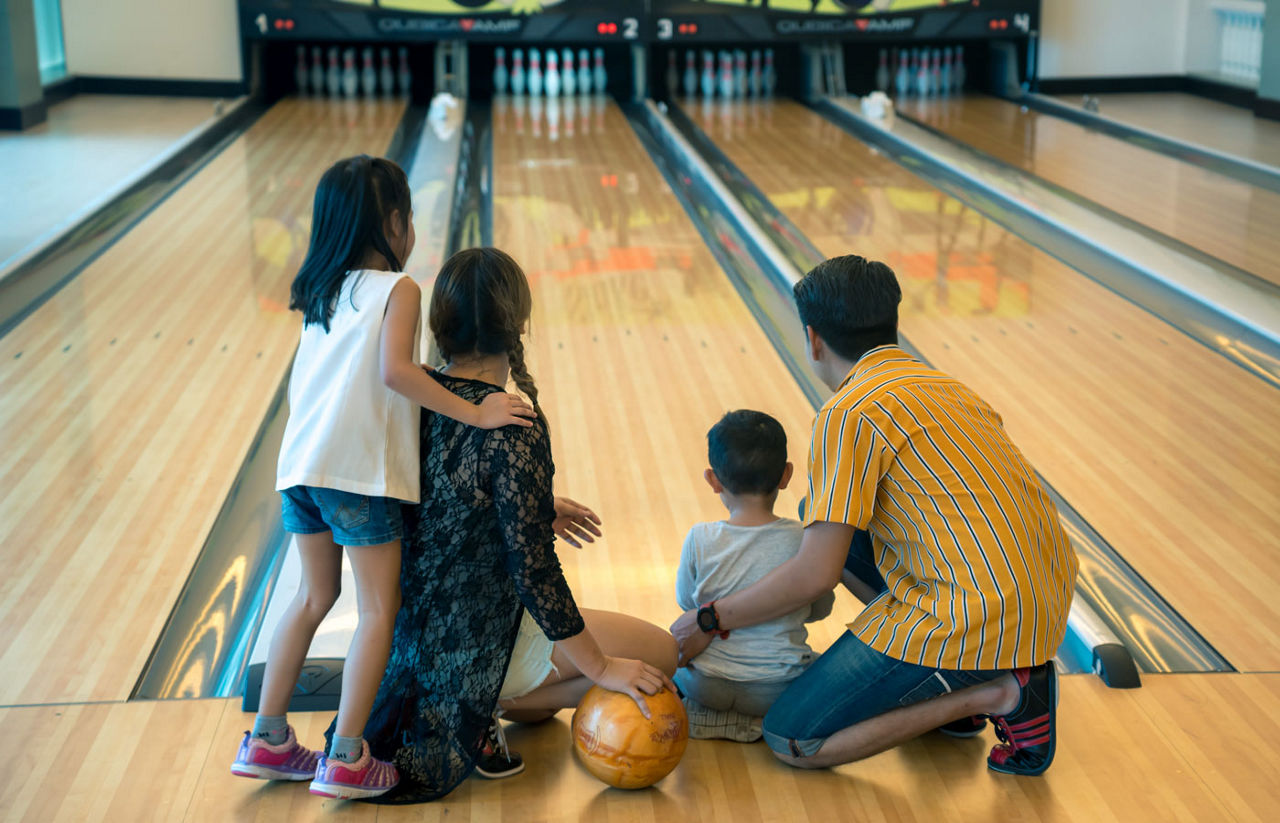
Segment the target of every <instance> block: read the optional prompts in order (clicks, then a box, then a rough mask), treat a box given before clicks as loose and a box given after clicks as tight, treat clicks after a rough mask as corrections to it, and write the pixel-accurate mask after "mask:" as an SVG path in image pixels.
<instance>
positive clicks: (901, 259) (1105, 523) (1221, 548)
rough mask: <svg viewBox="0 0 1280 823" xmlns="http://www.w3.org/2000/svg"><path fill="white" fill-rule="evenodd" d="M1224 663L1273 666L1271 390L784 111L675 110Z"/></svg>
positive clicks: (1279, 496)
mask: <svg viewBox="0 0 1280 823" xmlns="http://www.w3.org/2000/svg"><path fill="white" fill-rule="evenodd" d="M688 111H689V113H690V115H691V116H693V117H694V118H695V119H696V120H697V121H698V122H699V123H700V124H702V126H703V127H704V129H705V130H706V131H707V132H708V133H709V134H711V136H712V137H714V138H715V140H716V142H717V144H718V145H719V146H720V148H721V149H723V150H724V151H725V152H726V153H727V154H728V155H729V157H730V159H732V160H733V161H734V162H735V163H736V164H737V165H738V167H739V168H741V169H742V171H743V172H744V173H745V174H746V175H747V176H748V177H749V178H751V179H752V180H753V181H754V182H755V183H756V184H757V185H758V186H759V187H760V188H761V189H762V190H763V191H764V193H765V194H766V195H767V196H768V197H769V198H770V199H771V200H772V201H773V202H774V203H775V204H776V205H777V206H778V208H779V209H780V210H781V211H783V212H784V213H785V214H786V215H787V217H789V218H790V219H791V220H792V221H794V222H795V224H796V225H797V226H798V228H799V229H800V231H801V232H803V233H804V234H805V235H807V236H808V237H809V238H810V239H811V240H812V241H813V242H814V243H815V244H816V245H817V246H818V248H819V249H821V250H822V252H823V253H825V254H828V255H836V254H846V253H851V252H852V253H858V254H864V255H866V256H869V257H872V258H878V259H881V260H885V261H886V262H888V263H889V264H890V265H891V266H893V268H894V269H895V270H896V271H897V273H898V275H899V279H900V280H901V282H902V286H903V304H902V327H903V331H904V333H905V334H906V336H907V337H908V338H909V339H910V340H911V342H913V343H914V344H915V345H916V346H918V347H919V348H920V349H921V350H922V351H923V353H924V354H925V356H926V357H928V358H929V359H930V360H931V361H932V362H933V363H934V364H936V365H937V366H938V367H939V368H941V369H943V370H944V371H946V372H949V373H951V374H954V375H956V376H957V377H959V378H960V379H962V380H964V381H965V382H966V383H968V384H969V385H970V386H972V387H973V388H974V389H975V390H976V391H977V392H978V393H979V394H980V395H982V396H983V397H985V398H986V399H987V400H988V401H989V402H991V403H992V405H993V406H994V407H995V408H996V410H997V411H999V412H1000V413H1001V414H1002V415H1003V416H1004V420H1005V424H1006V427H1007V428H1008V429H1009V431H1010V433H1011V434H1012V436H1013V439H1014V441H1015V442H1017V443H1018V444H1019V446H1020V447H1021V448H1022V449H1023V450H1024V451H1025V452H1026V454H1027V455H1028V457H1030V459H1031V461H1032V462H1033V463H1034V464H1035V466H1036V467H1037V468H1038V469H1039V470H1040V471H1041V473H1042V474H1043V475H1044V476H1045V477H1046V478H1047V479H1048V481H1049V482H1050V483H1051V484H1052V485H1053V486H1054V487H1055V488H1056V489H1057V490H1058V491H1059V492H1060V493H1061V494H1062V495H1063V496H1064V497H1065V498H1066V499H1067V500H1069V501H1070V502H1071V504H1072V505H1073V506H1075V508H1076V509H1077V510H1078V511H1079V512H1080V513H1081V514H1082V515H1083V516H1084V518H1085V519H1086V520H1088V521H1089V522H1090V523H1091V524H1092V525H1093V526H1094V527H1095V528H1096V529H1097V530H1098V531H1099V532H1100V533H1101V534H1102V536H1103V537H1104V538H1106V539H1107V540H1108V541H1110V542H1111V544H1112V545H1113V546H1115V547H1116V549H1117V550H1119V552H1120V553H1121V554H1122V555H1124V557H1125V558H1126V559H1127V560H1128V561H1129V562H1130V563H1131V564H1132V565H1133V566H1134V567H1135V568H1136V569H1137V570H1138V572H1139V573H1141V574H1142V575H1143V576H1144V577H1145V578H1146V579H1147V580H1148V581H1150V582H1151V583H1152V585H1154V586H1155V588H1156V589H1157V590H1158V591H1159V592H1160V593H1161V594H1162V595H1164V597H1166V598H1167V599H1168V600H1169V601H1170V602H1171V603H1172V604H1173V606H1174V608H1176V609H1177V610H1178V611H1179V612H1180V613H1181V614H1182V615H1183V616H1184V617H1186V618H1187V619H1188V620H1189V621H1190V622H1191V623H1192V625H1194V626H1195V627H1196V628H1197V629H1198V630H1199V631H1200V632H1202V633H1203V634H1204V636H1205V637H1206V638H1207V639H1208V640H1209V642H1210V643H1212V644H1213V645H1214V646H1216V647H1217V649H1218V650H1219V651H1220V652H1222V653H1223V654H1224V655H1226V657H1227V658H1228V659H1229V660H1230V661H1231V662H1232V663H1233V664H1235V665H1236V666H1237V667H1241V668H1244V669H1249V670H1276V669H1277V668H1280V597H1277V593H1280V553H1277V552H1276V550H1275V549H1276V538H1275V535H1276V534H1277V533H1278V532H1277V528H1280V472H1278V471H1277V468H1276V467H1277V466H1280V429H1278V428H1277V426H1276V425H1275V420H1276V410H1277V409H1280V391H1278V390H1276V389H1274V388H1272V387H1270V386H1268V385H1266V384H1264V383H1263V382H1262V381H1260V380H1258V379H1256V378H1254V377H1251V376H1250V375H1249V374H1247V373H1246V372H1244V371H1243V370H1241V369H1238V368H1236V367H1235V366H1233V365H1231V364H1230V363H1228V362H1226V361H1225V360H1223V359H1222V358H1220V357H1218V356H1217V355H1215V354H1214V353H1212V352H1211V351H1210V350H1209V349H1207V348H1205V347H1203V346H1201V345H1199V344H1198V343H1196V342H1195V341H1193V340H1191V339H1189V338H1187V337H1185V336H1184V335H1182V334H1181V333H1179V332H1178V331H1177V329H1174V328H1172V327H1170V326H1168V325H1167V324H1165V323H1163V322H1161V321H1160V320H1158V319H1157V318H1155V317H1154V316H1152V315H1150V314H1148V313H1146V312H1145V311H1143V310H1142V309H1140V308H1139V307H1137V306H1135V305H1134V304H1132V303H1129V302H1128V301H1126V300H1124V299H1122V298H1120V297H1118V296H1117V295H1115V294H1114V293H1112V292H1111V291H1109V290H1107V289H1106V288H1104V287H1102V286H1100V285H1098V284H1097V283H1096V282H1094V281H1092V280H1090V279H1089V278H1087V277H1084V276H1082V275H1080V274H1079V273H1077V272H1075V271H1073V270H1072V269H1070V268H1068V267H1067V266H1065V265H1063V264H1061V263H1059V262H1058V261H1056V260H1054V259H1053V258H1051V257H1049V256H1048V255H1047V254H1043V253H1041V252H1039V251H1038V250H1036V249H1035V248H1033V247H1032V246H1030V245H1029V244H1027V243H1025V242H1023V241H1022V240H1020V239H1019V238H1018V237H1016V236H1014V235H1012V234H1010V233H1009V232H1007V231H1005V230H1004V229H1003V228H1001V227H1000V226H998V225H996V224H995V223H992V222H991V221H989V220H986V219H985V218H983V217H982V216H981V215H979V214H977V213H975V212H974V211H972V210H970V209H968V208H966V207H965V206H964V205H962V204H961V203H959V202H958V201H956V200H953V199H951V198H949V197H946V196H944V195H943V194H941V193H940V192H939V191H937V190H936V189H934V188H932V187H931V186H929V185H928V184H926V183H924V182H923V181H921V180H920V179H919V178H917V177H915V176H914V175H912V174H910V173H909V172H907V171H906V170H905V169H903V168H902V167H900V166H898V165H896V164H894V163H893V162H891V161H889V160H887V159H885V158H883V157H881V156H879V155H878V154H876V153H875V151H874V150H872V149H870V148H869V147H867V146H866V145H865V144H863V143H860V142H859V141H857V140H856V139H854V138H852V137H850V136H849V135H847V134H846V133H845V132H844V131H842V130H841V129H840V128H839V127H837V126H835V125H833V124H831V123H830V122H828V121H827V120H825V119H824V118H823V117H821V116H820V115H818V114H816V113H814V112H812V111H810V110H808V109H806V108H804V107H802V106H800V105H798V104H795V103H791V102H785V101H778V102H776V103H772V104H762V105H759V106H731V107H726V108H721V107H718V106H716V107H709V108H707V109H705V110H704V109H703V108H701V107H698V106H694V107H691V108H690V109H688Z"/></svg>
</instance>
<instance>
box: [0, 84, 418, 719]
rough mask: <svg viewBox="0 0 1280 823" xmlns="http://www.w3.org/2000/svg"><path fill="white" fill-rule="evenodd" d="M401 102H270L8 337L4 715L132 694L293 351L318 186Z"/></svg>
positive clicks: (1, 628) (374, 141)
mask: <svg viewBox="0 0 1280 823" xmlns="http://www.w3.org/2000/svg"><path fill="white" fill-rule="evenodd" d="M402 110H403V103H397V102H391V101H387V102H378V103H374V104H356V103H353V104H350V105H346V106H343V105H332V104H328V103H324V102H319V101H298V100H287V101H284V102H281V103H280V104H278V105H276V106H274V107H273V108H272V109H271V110H270V111H268V112H267V113H266V114H265V115H264V116H263V118H262V119H261V120H260V121H259V122H258V123H257V124H255V125H254V126H253V128H252V129H250V130H249V131H248V132H247V133H246V134H245V135H243V136H242V137H241V138H240V139H239V140H237V141H236V142H235V143H233V144H232V145H231V146H229V147H228V148H227V149H226V150H225V151H223V152H222V153H221V154H219V155H218V157H217V158H215V159H214V160H213V161H212V162H211V163H210V164H209V165H208V166H207V167H205V168H204V169H203V170H202V171H201V172H200V173H199V174H197V175H196V176H195V177H194V178H193V179H192V180H191V181H189V182H188V183H187V184H186V185H184V186H183V187H182V188H180V189H179V190H178V191H177V192H175V193H174V195H173V196H172V197H170V198H168V199H167V200H165V201H164V202H163V203H162V204H161V205H160V206H159V207H158V208H157V209H156V210H155V211H154V212H152V213H151V214H150V215H148V216H147V217H146V218H145V219H144V220H143V221H142V222H141V223H139V224H138V225H137V226H136V227H134V228H133V230H131V231H130V232H129V233H128V234H126V235H125V236H124V237H123V238H122V239H121V240H120V241H119V242H117V243H116V244H115V245H113V246H112V247H111V248H109V249H108V250H107V251H106V252H105V253H103V254H102V256H101V257H99V258H98V259H97V260H96V261H95V262H94V263H93V264H92V265H91V266H90V267H89V268H88V269H87V270H86V271H84V272H83V273H81V274H80V275H79V276H78V277H77V278H76V279H75V280H73V281H72V282H71V283H70V284H69V285H67V286H66V287H65V288H63V289H62V290H61V291H59V292H58V293H57V294H56V295H55V296H54V297H53V298H52V299H51V300H49V302H47V303H46V304H44V305H43V306H42V307H40V309H39V310H37V311H36V312H35V313H33V314H32V315H31V316H30V317H28V318H27V319H26V320H25V321H23V322H22V324H21V325H19V326H18V327H17V328H15V329H14V330H13V331H11V332H10V333H9V334H8V335H6V336H5V337H4V338H3V339H2V340H0V386H3V387H4V389H3V392H0V430H2V431H4V432H6V438H5V446H6V447H5V449H4V450H3V452H0V559H3V563H4V566H5V568H7V569H9V570H10V571H9V573H8V574H6V575H5V576H4V579H3V580H0V671H3V672H4V673H5V676H4V677H3V678H2V679H0V705H10V704H15V703H65V702H79V701H97V700H121V699H124V698H126V697H128V695H129V693H130V690H131V689H132V688H133V685H134V683H135V682H136V681H137V678H138V676H139V674H140V673H141V671H142V667H143V664H144V663H145V662H146V660H147V656H148V654H149V653H150V651H151V649H152V647H153V646H154V644H155V641H156V638H157V636H158V635H159V632H160V629H161V627H162V626H163V625H164V621H165V619H166V618H167V617H168V615H169V612H170V610H171V609H172V608H173V604H174V602H175V600H176V599H177V596H178V593H179V591H180V590H181V588H182V585H183V582H184V581H185V580H186V577H187V574H188V573H189V572H190V570H191V566H192V563H193V562H194V561H195V558H196V555H197V553H198V552H199V550H200V547H201V545H202V543H203V541H204V539H205V537H206V536H207V534H208V531H209V528H210V525H211V524H212V522H213V519H214V517H215V516H216V515H217V513H218V510H219V507H220V506H221V505H222V502H223V500H224V499H225V498H226V496H227V493H228V491H229V490H230V488H231V484H232V482H233V480H234V478H235V476H236V473H237V472H238V470H239V469H240V465H241V463H242V461H243V459H244V455H245V453H246V451H247V450H248V448H249V445H250V443H251V442H252V440H253V437H254V435H255V434H256V433H257V431H258V427H259V425H260V423H261V421H262V418H263V417H264V416H265V414H266V410H267V407H268V406H269V404H270V403H271V400H272V398H273V397H274V395H275V391H276V387H277V386H278V385H279V384H280V380H281V378H282V376H283V375H284V373H285V370H286V369H287V368H288V366H289V361H290V358H291V357H292V354H293V350H294V348H295V347H296V346H297V340H298V325H299V322H300V321H299V319H298V317H297V316H296V315H294V314H291V313H290V312H289V311H288V300H289V283H290V281H291V280H292V278H293V275H294V273H295V272H296V270H297V267H298V264H299V263H300V262H301V259H302V254H303V253H304V252H305V250H306V243H307V238H308V236H309V232H310V222H309V214H310V208H311V198H312V195H313V193H314V191H315V182H316V180H317V179H319V176H320V173H321V172H323V171H324V169H325V168H326V167H327V166H328V165H329V164H330V163H331V162H333V160H335V159H337V158H338V157H341V156H344V155H348V154H354V153H357V152H361V151H369V152H373V153H381V152H383V151H385V150H386V148H387V144H388V143H389V142H390V139H391V135H392V132H393V131H394V130H395V127H396V125H397V123H398V122H399V120H400V116H401V112H402Z"/></svg>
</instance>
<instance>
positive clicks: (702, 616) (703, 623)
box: [698, 609, 716, 632]
mask: <svg viewBox="0 0 1280 823" xmlns="http://www.w3.org/2000/svg"><path fill="white" fill-rule="evenodd" d="M698 628H700V629H702V630H703V631H704V632H709V631H715V628H716V618H715V615H714V614H712V612H711V610H710V609H702V610H699V611H698Z"/></svg>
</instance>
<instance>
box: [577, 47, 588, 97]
mask: <svg viewBox="0 0 1280 823" xmlns="http://www.w3.org/2000/svg"><path fill="white" fill-rule="evenodd" d="M590 93H591V55H590V54H588V53H587V50H586V49H579V50H578V94H590Z"/></svg>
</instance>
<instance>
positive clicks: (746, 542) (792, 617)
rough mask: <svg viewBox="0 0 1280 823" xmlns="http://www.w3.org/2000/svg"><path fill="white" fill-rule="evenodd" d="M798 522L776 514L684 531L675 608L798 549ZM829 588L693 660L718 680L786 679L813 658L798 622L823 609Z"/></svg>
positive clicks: (742, 580) (720, 593)
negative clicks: (757, 521)
mask: <svg viewBox="0 0 1280 823" xmlns="http://www.w3.org/2000/svg"><path fill="white" fill-rule="evenodd" d="M803 535H804V527H803V526H801V525H800V523H799V522H797V521H795V520H790V519H787V518H780V519H778V520H775V521H774V522H772V523H768V524H765V525H763V526H731V525H729V524H728V523H726V522H724V521H718V522H715V523H698V524H697V525H696V526H694V527H693V528H692V529H690V530H689V534H688V536H686V537H685V539H684V549H683V550H682V551H681V555H680V567H679V569H678V570H677V572H676V602H677V603H678V604H679V606H680V608H682V609H696V608H697V607H699V606H701V605H703V604H704V603H709V602H711V601H712V600H719V599H721V598H723V597H728V596H729V595H731V594H733V593H734V592H736V591H739V590H740V589H745V588H746V587H747V586H750V585H751V584H752V583H755V582H756V581H758V580H759V579H760V578H762V577H764V576H765V575H766V574H768V573H769V572H771V571H773V570H774V569H776V568H777V567H778V566H780V565H782V564H783V563H785V562H786V561H788V560H790V559H791V558H792V557H795V555H796V553H797V552H799V551H800V540H801V538H802V536H803ZM834 602H835V594H834V593H833V592H828V593H827V594H825V595H823V596H822V597H820V598H818V600H817V601H816V602H814V603H813V604H812V605H809V606H805V607H803V608H800V609H797V610H796V611H794V612H792V613H791V614H788V615H784V616H783V617H779V618H778V619H776V620H770V621H769V622H768V623H761V624H759V625H756V626H747V627H746V628H743V629H734V630H733V631H732V632H730V634H729V637H728V638H727V639H721V638H719V637H717V638H715V639H714V640H712V641H711V645H710V646H709V647H707V650H706V651H705V652H703V653H702V654H700V655H698V657H696V658H694V661H693V667H694V668H695V669H697V670H698V671H699V672H702V673H703V674H706V675H710V676H712V677H721V678H724V679H725V680H736V681H753V680H765V681H775V680H790V679H792V678H795V677H797V676H799V675H800V673H801V672H803V671H804V669H805V667H806V666H807V665H808V664H809V662H810V661H811V660H812V659H813V658H814V653H813V649H811V648H809V644H808V642H807V641H808V638H809V632H808V630H807V629H806V628H805V627H804V624H805V623H806V622H811V621H814V620H821V619H822V618H824V617H826V616H827V615H829V614H830V613H831V606H832V604H833V603H834Z"/></svg>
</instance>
